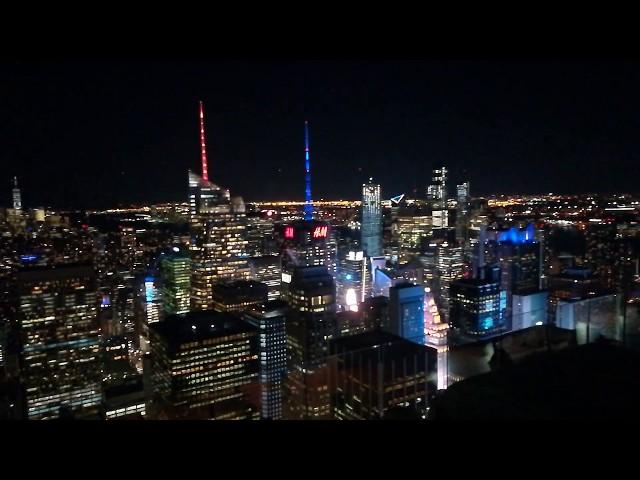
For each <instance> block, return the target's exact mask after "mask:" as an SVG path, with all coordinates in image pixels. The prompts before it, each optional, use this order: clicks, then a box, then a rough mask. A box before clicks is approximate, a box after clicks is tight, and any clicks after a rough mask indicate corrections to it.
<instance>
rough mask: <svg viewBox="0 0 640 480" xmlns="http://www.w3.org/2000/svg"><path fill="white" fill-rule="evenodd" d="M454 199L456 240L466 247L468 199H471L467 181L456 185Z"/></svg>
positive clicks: (467, 236)
mask: <svg viewBox="0 0 640 480" xmlns="http://www.w3.org/2000/svg"><path fill="white" fill-rule="evenodd" d="M456 200H457V202H456V241H457V242H458V243H459V244H460V245H463V246H464V247H465V249H466V248H468V244H469V201H470V200H471V194H470V191H469V182H464V183H463V184H461V185H457V199H456Z"/></svg>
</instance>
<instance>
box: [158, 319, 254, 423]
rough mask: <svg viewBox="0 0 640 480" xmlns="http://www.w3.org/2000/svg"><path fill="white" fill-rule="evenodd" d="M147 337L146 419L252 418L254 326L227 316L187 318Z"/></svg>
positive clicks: (163, 325)
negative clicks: (148, 352) (147, 403)
mask: <svg viewBox="0 0 640 480" xmlns="http://www.w3.org/2000/svg"><path fill="white" fill-rule="evenodd" d="M150 331H151V332H150V333H151V349H152V350H151V363H150V365H149V369H150V380H151V385H152V388H151V392H152V396H151V398H150V399H149V400H150V402H149V405H148V410H147V411H148V413H150V414H151V415H152V418H160V419H164V418H167V419H183V418H184V419H200V420H240V419H244V420H248V419H257V418H258V416H259V409H258V403H259V399H258V398H257V392H258V390H259V385H258V371H259V365H258V329H257V328H256V327H255V326H253V325H250V324H248V323H247V322H244V321H243V320H241V319H239V318H236V317H233V316H231V315H230V314H227V313H218V312H189V313H187V314H186V315H184V316H182V315H173V316H171V317H169V318H167V319H166V320H165V321H163V322H160V323H156V324H154V325H152V326H151V328H150ZM145 370H146V367H145Z"/></svg>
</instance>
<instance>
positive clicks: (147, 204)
mask: <svg viewBox="0 0 640 480" xmlns="http://www.w3.org/2000/svg"><path fill="white" fill-rule="evenodd" d="M549 195H558V196H561V197H569V196H577V197H583V196H589V195H593V196H604V197H609V196H616V195H623V196H631V197H637V198H640V192H615V193H600V192H584V193H562V192H544V193H540V192H539V193H497V194H489V195H472V196H471V198H472V199H474V198H476V199H477V198H484V199H491V198H500V197H538V196H539V197H545V196H549ZM231 197H242V200H243V201H244V203H245V204H257V203H285V202H291V203H299V204H304V199H302V198H301V199H293V198H291V199H283V198H280V199H270V200H247V199H246V198H244V197H243V196H242V195H233V194H232V195H231ZM22 199H23V203H22V210H31V209H39V208H44V209H52V210H69V211H88V210H96V211H100V210H111V209H116V208H135V207H150V206H155V205H163V204H185V205H188V203H189V202H188V200H187V199H185V200H165V201H153V202H118V203H115V204H112V205H109V206H102V207H100V206H89V207H72V206H56V205H35V206H30V205H25V203H24V195H23V196H22ZM405 199H407V200H425V198H424V197H411V196H405ZM448 199H450V200H455V196H454V195H452V196H449V197H448ZM381 200H382V201H390V200H391V197H389V198H382V199H381ZM360 201H361V199H356V198H317V199H314V200H313V203H316V202H328V203H330V202H360ZM0 208H4V209H11V208H13V207H12V206H11V205H6V206H5V205H0ZM639 208H640V207H639Z"/></svg>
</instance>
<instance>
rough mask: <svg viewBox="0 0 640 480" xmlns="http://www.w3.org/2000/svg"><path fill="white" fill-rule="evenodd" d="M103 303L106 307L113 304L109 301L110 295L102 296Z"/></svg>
mask: <svg viewBox="0 0 640 480" xmlns="http://www.w3.org/2000/svg"><path fill="white" fill-rule="evenodd" d="M102 305H103V306H105V307H107V306H109V305H111V302H110V301H109V295H103V296H102Z"/></svg>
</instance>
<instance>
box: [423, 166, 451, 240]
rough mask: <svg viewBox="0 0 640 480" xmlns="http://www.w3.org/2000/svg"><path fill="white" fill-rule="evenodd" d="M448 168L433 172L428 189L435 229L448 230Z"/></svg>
mask: <svg viewBox="0 0 640 480" xmlns="http://www.w3.org/2000/svg"><path fill="white" fill-rule="evenodd" d="M448 172H449V171H448V170H447V168H446V167H442V168H438V169H435V170H433V178H432V181H431V184H430V185H429V186H428V187H427V200H428V201H429V203H430V204H431V208H432V209H433V213H432V215H433V226H434V228H447V227H448V225H449V222H448V215H447V173H448Z"/></svg>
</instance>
